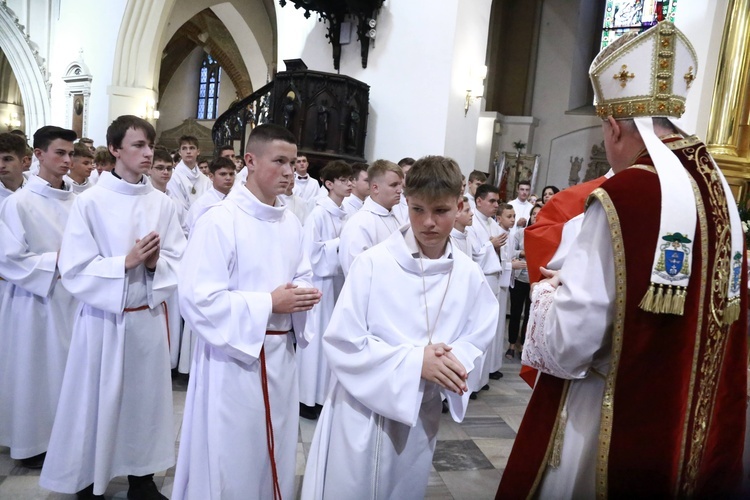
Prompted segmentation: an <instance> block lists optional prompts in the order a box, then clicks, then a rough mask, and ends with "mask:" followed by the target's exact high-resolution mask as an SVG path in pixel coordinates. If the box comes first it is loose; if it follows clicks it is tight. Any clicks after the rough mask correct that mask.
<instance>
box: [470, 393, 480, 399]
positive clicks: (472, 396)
mask: <svg viewBox="0 0 750 500" xmlns="http://www.w3.org/2000/svg"><path fill="white" fill-rule="evenodd" d="M478 397H479V393H478V392H472V393H471V394H470V395H469V399H477V398H478Z"/></svg>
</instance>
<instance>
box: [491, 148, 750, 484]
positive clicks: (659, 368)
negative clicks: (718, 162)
mask: <svg viewBox="0 0 750 500" xmlns="http://www.w3.org/2000/svg"><path fill="white" fill-rule="evenodd" d="M665 142H667V141H665ZM669 146H670V148H671V149H673V151H674V152H675V154H676V155H677V156H678V158H679V159H680V161H681V162H682V164H683V165H684V166H685V168H686V170H687V171H688V172H689V173H690V175H691V176H692V178H693V180H694V181H695V186H697V188H696V189H697V190H698V193H697V196H696V201H697V205H698V222H697V227H696V233H695V240H696V241H695V243H694V245H693V254H692V256H691V271H692V276H691V279H690V284H689V286H688V290H687V298H686V307H685V313H684V315H682V316H678V315H672V314H653V313H650V312H646V311H643V310H642V309H640V308H639V303H640V301H641V298H642V297H643V295H644V293H645V292H646V290H647V288H648V286H649V280H650V276H651V269H652V263H653V255H654V254H653V252H654V248H655V247H656V244H657V240H658V239H659V237H660V235H659V234H658V232H659V221H660V218H659V213H660V208H661V191H660V187H659V179H658V177H657V176H656V175H655V173H654V171H653V168H650V167H648V165H652V163H651V160H650V158H649V157H648V156H647V155H644V156H641V157H640V158H639V159H638V160H637V162H636V163H637V164H639V165H637V166H635V167H631V168H629V169H627V170H625V171H623V172H621V173H619V174H617V175H616V176H615V177H613V178H612V179H609V180H608V181H607V182H605V183H604V184H602V186H601V188H600V189H597V190H596V191H595V192H594V194H593V196H594V197H595V198H596V199H598V200H599V202H600V203H601V204H602V206H603V208H604V210H605V212H606V213H607V218H608V220H609V225H610V232H611V234H612V236H613V249H614V254H615V263H614V264H613V265H614V267H615V280H616V282H617V299H616V301H617V304H615V310H616V314H615V318H616V319H615V322H614V325H613V334H612V358H611V364H610V370H609V373H608V374H607V382H606V384H605V393H604V395H603V398H602V403H601V404H602V409H601V424H600V428H599V440H598V443H599V444H598V449H595V450H590V451H591V453H596V456H597V457H598V466H597V474H596V482H597V484H596V489H597V496H600V497H605V496H609V497H621V498H646V497H657V498H662V497H697V498H702V497H726V496H728V495H731V494H732V493H734V492H736V491H737V488H738V487H739V485H740V480H741V475H742V451H743V443H744V432H745V407H746V393H747V392H746V384H747V380H746V373H747V338H746V325H747V289H746V287H745V286H741V287H740V290H741V292H740V301H741V302H740V304H741V308H740V311H741V314H740V318H739V320H737V321H735V322H734V323H732V324H731V325H725V324H724V322H723V321H722V319H723V316H724V313H725V311H726V309H727V290H728V280H729V279H731V267H730V266H731V255H730V254H731V241H730V231H729V215H728V210H727V200H726V198H725V196H724V191H723V188H722V185H721V183H720V181H719V179H718V176H715V175H712V174H713V173H714V172H713V171H714V167H713V164H712V162H711V160H710V157H709V155H708V152H707V151H706V147H705V145H704V144H702V143H701V142H700V141H698V140H697V139H695V138H688V139H684V140H680V141H673V142H670V143H669ZM643 165H646V167H644V166H643ZM553 199H554V198H553ZM742 262H743V264H742V275H741V283H743V284H744V283H746V282H747V266H746V263H745V259H742ZM570 383H571V382H569V381H562V380H560V379H555V378H554V377H540V380H539V383H538V384H537V387H536V388H535V390H534V393H533V395H532V398H531V401H530V403H529V406H528V407H527V411H526V414H525V415H524V420H523V422H522V423H521V427H520V429H519V433H518V436H517V438H516V441H515V443H514V447H513V451H512V453H511V456H510V458H509V460H508V465H507V467H506V468H505V472H504V474H503V479H502V482H501V484H500V487H499V489H498V493H497V498H522V497H528V496H533V495H534V493H535V491H536V490H537V488H538V486H539V482H540V480H541V478H542V476H543V473H544V470H545V468H546V467H547V461H548V459H549V456H550V453H551V450H552V447H553V441H554V437H555V432H556V430H557V429H556V426H557V423H558V414H559V412H560V408H561V406H562V402H563V401H564V399H565V397H566V395H567V386H568V385H569V384H570ZM573 383H575V382H573ZM552 408H555V409H556V410H551V409H552Z"/></svg>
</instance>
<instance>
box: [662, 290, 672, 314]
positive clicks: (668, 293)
mask: <svg viewBox="0 0 750 500" xmlns="http://www.w3.org/2000/svg"><path fill="white" fill-rule="evenodd" d="M672 295H673V290H672V285H669V288H665V289H664V302H662V304H661V313H662V314H669V313H671V312H672Z"/></svg>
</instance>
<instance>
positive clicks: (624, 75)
mask: <svg viewBox="0 0 750 500" xmlns="http://www.w3.org/2000/svg"><path fill="white" fill-rule="evenodd" d="M633 78H635V75H634V74H633V73H628V65H627V64H623V65H622V71H620V72H619V73H615V76H614V79H615V80H620V87H622V88H625V85H627V84H628V80H632V79H633Z"/></svg>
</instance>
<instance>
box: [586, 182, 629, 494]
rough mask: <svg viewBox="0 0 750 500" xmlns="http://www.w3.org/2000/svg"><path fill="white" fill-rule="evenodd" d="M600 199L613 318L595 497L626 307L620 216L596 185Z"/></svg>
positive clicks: (603, 469)
mask: <svg viewBox="0 0 750 500" xmlns="http://www.w3.org/2000/svg"><path fill="white" fill-rule="evenodd" d="M594 198H595V199H597V200H599V203H601V204H602V208H603V209H604V213H605V214H606V215H607V221H608V222H609V231H610V233H611V235H612V250H613V252H614V261H615V262H614V264H615V317H614V328H613V330H612V361H611V362H610V369H609V373H608V374H607V380H606V382H605V385H604V397H603V399H602V416H601V423H600V424H599V448H598V453H597V464H596V496H597V498H607V488H608V485H607V483H608V480H607V473H608V469H609V448H610V444H611V440H612V418H613V415H614V401H615V380H616V379H617V368H618V366H619V364H620V354H621V352H622V335H623V330H624V328H625V306H626V300H625V299H626V272H625V247H624V244H623V241H622V230H621V228H620V219H619V217H618V215H617V210H616V209H615V206H614V204H613V203H612V200H611V199H610V197H609V195H608V194H607V192H606V191H604V190H603V189H601V188H597V189H595V190H594V192H593V193H591V195H590V196H589V199H588V200H589V201H588V202H587V203H590V201H591V200H592V199H594Z"/></svg>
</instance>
